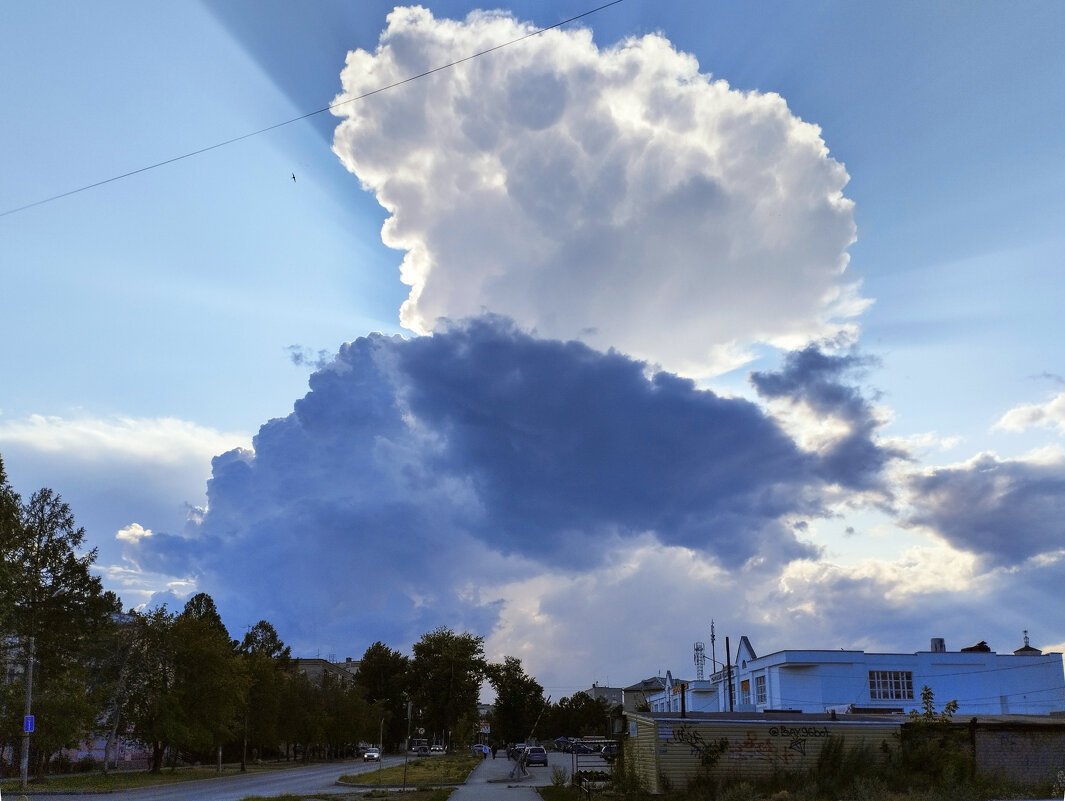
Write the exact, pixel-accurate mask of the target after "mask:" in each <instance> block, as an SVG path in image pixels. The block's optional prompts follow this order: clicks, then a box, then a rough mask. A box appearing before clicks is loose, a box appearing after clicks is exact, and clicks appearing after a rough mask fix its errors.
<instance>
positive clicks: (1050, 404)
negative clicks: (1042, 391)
mask: <svg viewBox="0 0 1065 801" xmlns="http://www.w3.org/2000/svg"><path fill="white" fill-rule="evenodd" d="M1034 426H1043V427H1046V428H1056V429H1057V430H1058V431H1059V432H1060V433H1062V434H1065V392H1062V393H1061V394H1059V395H1056V396H1054V397H1053V398H1051V399H1050V400H1049V401H1047V402H1046V403H1042V404H1038V403H1027V404H1023V405H1021V406H1015V407H1014V408H1012V409H1010V410H1009V411H1008V412H1006V413H1005V414H1004V415H1002V417H1001V418H1000V419H999V421H998V422H997V423H995V425H994V426H993V428H1000V429H1004V430H1006V431H1024V430H1025V429H1026V428H1032V427H1034Z"/></svg>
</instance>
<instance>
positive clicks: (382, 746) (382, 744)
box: [377, 718, 385, 787]
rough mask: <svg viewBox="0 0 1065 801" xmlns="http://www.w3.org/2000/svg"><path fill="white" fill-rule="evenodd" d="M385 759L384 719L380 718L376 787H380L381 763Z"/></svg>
mask: <svg viewBox="0 0 1065 801" xmlns="http://www.w3.org/2000/svg"><path fill="white" fill-rule="evenodd" d="M384 758H385V719H384V718H381V729H380V731H379V732H378V733H377V785H378V787H380V786H381V763H382V762H383V761H384Z"/></svg>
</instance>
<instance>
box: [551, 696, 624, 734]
mask: <svg viewBox="0 0 1065 801" xmlns="http://www.w3.org/2000/svg"><path fill="white" fill-rule="evenodd" d="M550 726H551V731H552V732H555V733H556V734H558V735H562V736H567V737H584V736H586V735H595V734H598V735H606V734H609V732H610V705H609V704H608V703H607V701H606V699H605V698H592V697H591V696H590V695H588V693H585V692H578V693H574V694H573V696H572V697H570V698H563V699H561V700H560V701H559V702H558V704H557V705H556V706H555V707H554V708H553V709H552V710H551V724H550Z"/></svg>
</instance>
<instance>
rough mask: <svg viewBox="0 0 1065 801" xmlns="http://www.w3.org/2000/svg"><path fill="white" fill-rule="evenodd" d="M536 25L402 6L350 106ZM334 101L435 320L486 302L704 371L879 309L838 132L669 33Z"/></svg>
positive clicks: (348, 90) (357, 163) (406, 312)
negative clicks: (723, 70)
mask: <svg viewBox="0 0 1065 801" xmlns="http://www.w3.org/2000/svg"><path fill="white" fill-rule="evenodd" d="M531 30H532V29H531V28H530V27H529V26H528V25H527V24H522V23H520V22H518V21H516V20H514V19H513V18H512V17H510V16H509V15H507V14H505V13H502V12H475V13H472V14H470V15H469V16H468V17H467V18H466V19H465V20H463V21H453V20H446V19H436V18H434V17H433V15H432V14H431V13H430V12H429V11H427V10H426V9H424V8H420V7H413V8H397V9H395V10H394V11H393V12H392V13H391V14H390V15H389V16H388V25H387V28H386V29H385V31H384V32H383V33H382V35H381V38H380V44H379V46H378V47H377V49H376V50H375V52H373V53H369V52H366V51H363V50H356V51H353V52H351V53H349V55H348V59H347V66H346V68H345V69H344V71H343V73H342V76H341V77H342V81H343V87H344V91H343V93H342V94H341V95H339V96H338V97H337V101H338V102H341V103H343V101H345V100H348V99H350V98H354V97H357V96H359V95H362V94H364V93H366V92H367V91H370V90H373V89H376V88H378V87H380V86H383V85H386V84H388V83H391V82H394V81H397V80H401V79H403V78H406V77H409V76H411V75H415V74H418V73H421V72H424V71H426V70H427V69H430V68H433V67H436V66H440V65H443V64H447V63H448V62H451V61H454V60H456V59H458V58H461V57H463V56H468V55H470V54H473V53H477V52H480V51H483V50H486V49H488V48H489V47H493V46H495V45H498V44H499V43H501V42H506V41H510V40H512V39H515V38H517V37H519V36H522V35H524V34H526V33H529V32H530V31H531ZM334 111H335V113H337V114H338V115H341V116H343V117H344V119H343V121H342V122H341V123H340V124H339V126H338V128H337V130H336V135H335V139H334V149H335V151H336V152H337V154H338V155H339V156H340V158H341V160H342V161H343V163H344V164H345V166H346V167H347V168H348V169H349V170H350V171H351V172H353V173H354V174H355V175H356V176H358V178H359V180H360V181H361V182H362V184H363V186H364V187H365V188H366V189H368V190H370V191H372V192H374V193H375V195H376V197H377V199H378V200H379V202H380V203H381V204H382V205H383V206H384V207H385V208H386V209H387V210H388V212H389V213H390V217H389V218H388V220H387V221H386V223H385V225H384V229H383V231H382V236H383V239H384V241H385V243H386V244H388V245H389V246H391V247H394V248H398V249H400V250H402V251H404V252H405V255H404V258H403V264H402V269H401V277H402V280H403V281H404V282H406V283H407V284H409V285H410V287H411V290H410V296H409V298H408V299H407V301H406V302H405V303H404V305H403V308H402V311H401V321H402V322H403V324H404V325H405V326H407V327H408V328H410V329H411V330H413V331H415V332H418V333H427V332H430V331H433V330H437V329H438V328H439V321H440V320H441V319H442V318H450V319H460V318H465V317H468V316H472V315H477V314H480V313H481V312H483V311H485V310H487V311H489V312H493V313H498V314H502V315H505V316H508V317H510V318H511V319H513V320H515V321H516V322H517V323H518V324H519V325H520V326H522V327H524V328H526V329H527V330H534V331H536V332H537V333H538V334H540V335H542V336H545V337H548V338H558V339H573V338H581V339H582V340H583V341H585V342H587V343H589V344H591V345H593V346H594V347H596V348H598V349H601V350H605V349H606V348H608V347H615V348H617V349H619V350H621V351H623V352H625V353H627V354H631V355H633V356H635V357H637V358H640V359H644V360H647V361H650V362H651V363H653V364H658V365H662V366H664V367H665V368H667V369H669V370H671V371H674V372H681V373H682V374H686V375H692V376H698V375H706V374H709V373H713V372H715V371H717V370H722V369H727V368H731V367H734V366H736V361H735V359H736V358H737V357H736V354H737V353H741V352H742V351H743V348H744V347H745V346H746V345H748V344H750V343H752V342H769V343H772V344H776V345H781V346H786V347H797V346H800V345H802V344H805V343H806V342H808V341H810V340H811V339H815V338H819V337H824V336H829V335H832V334H838V333H839V332H840V331H841V330H842V329H845V328H847V327H848V325H849V324H850V322H852V318H853V317H854V316H855V315H856V314H858V313H859V312H860V311H861V310H862V309H863V308H864V306H865V301H863V300H862V299H861V298H860V297H859V294H858V291H857V287H856V285H855V284H854V283H853V282H849V281H848V280H846V279H845V278H844V276H843V272H844V268H845V266H846V264H847V259H848V257H847V254H846V248H847V247H848V246H849V244H850V243H851V242H852V241H853V240H854V238H855V224H854V219H853V208H852V204H851V202H850V201H849V200H848V199H846V198H845V197H844V196H843V188H844V186H845V184H846V182H847V180H848V176H847V173H846V171H845V169H844V168H843V166H842V165H841V164H839V163H838V162H836V161H835V160H833V159H832V158H831V157H830V156H829V154H828V149H827V147H826V145H825V142H824V141H823V139H822V138H821V132H820V129H819V128H818V127H817V126H815V125H812V124H810V123H806V122H803V121H802V120H800V119H798V118H797V117H795V116H794V115H793V114H792V113H791V112H790V111H789V109H788V107H787V104H786V103H785V101H784V100H783V99H782V98H781V97H780V96H779V95H776V94H771V93H770V94H762V93H758V92H740V91H736V90H734V89H731V88H730V87H729V85H728V84H727V83H726V82H725V81H722V80H713V79H711V77H710V76H709V75H706V74H704V73H701V72H700V71H699V65H698V63H697V62H696V60H695V59H694V58H693V57H692V56H690V55H687V54H684V53H680V52H677V51H676V50H675V49H674V48H673V47H672V45H671V44H670V43H669V41H668V40H666V39H665V38H664V37H662V36H660V35H647V36H643V37H639V38H631V39H628V40H626V41H624V42H622V43H620V44H618V45H616V46H614V47H610V48H603V49H600V48H598V47H597V46H596V45H595V44H594V43H593V41H592V36H591V32H590V31H588V30H584V29H576V30H551V31H546V32H544V33H543V34H541V35H539V36H536V37H534V38H531V39H528V40H526V41H524V42H522V43H521V44H519V45H515V46H512V47H508V48H504V49H502V50H497V51H495V52H493V53H491V54H490V55H488V56H485V57H483V58H476V59H472V60H468V61H465V62H463V63H461V64H459V65H457V66H455V67H453V68H451V69H447V70H443V71H439V72H435V73H433V74H431V75H428V76H426V77H424V78H421V79H419V80H418V81H414V82H411V83H408V84H406V85H404V86H402V87H399V88H397V89H394V90H392V91H388V92H383V93H379V94H376V95H373V96H372V97H369V98H366V99H364V100H360V101H358V102H351V103H343V105H340V106H338V107H337V108H336V109H334Z"/></svg>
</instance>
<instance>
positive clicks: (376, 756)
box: [362, 748, 381, 762]
mask: <svg viewBox="0 0 1065 801" xmlns="http://www.w3.org/2000/svg"><path fill="white" fill-rule="evenodd" d="M362 761H363V762H380V761H381V749H380V748H367V749H366V750H365V751H364V752H363V755H362Z"/></svg>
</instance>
